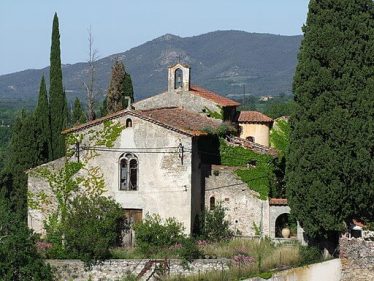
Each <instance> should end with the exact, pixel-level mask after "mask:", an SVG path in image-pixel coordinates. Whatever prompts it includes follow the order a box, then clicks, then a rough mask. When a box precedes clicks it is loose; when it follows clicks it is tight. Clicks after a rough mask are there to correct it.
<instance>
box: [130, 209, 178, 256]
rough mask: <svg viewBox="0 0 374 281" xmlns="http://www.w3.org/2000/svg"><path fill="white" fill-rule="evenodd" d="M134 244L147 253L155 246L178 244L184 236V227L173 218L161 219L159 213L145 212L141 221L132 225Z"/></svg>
mask: <svg viewBox="0 0 374 281" xmlns="http://www.w3.org/2000/svg"><path fill="white" fill-rule="evenodd" d="M134 230H135V235H136V246H137V247H138V248H139V249H140V251H141V252H142V253H144V254H149V253H150V252H151V251H153V250H155V248H156V249H157V248H159V249H160V248H162V247H168V246H173V245H175V244H179V242H180V241H181V239H182V238H184V234H183V230H184V227H183V225H182V224H181V223H179V222H177V221H176V219H175V218H168V219H166V220H165V221H162V220H161V217H160V216H159V215H149V214H147V215H146V217H145V218H144V220H143V221H141V222H140V223H138V224H136V225H135V227H134Z"/></svg>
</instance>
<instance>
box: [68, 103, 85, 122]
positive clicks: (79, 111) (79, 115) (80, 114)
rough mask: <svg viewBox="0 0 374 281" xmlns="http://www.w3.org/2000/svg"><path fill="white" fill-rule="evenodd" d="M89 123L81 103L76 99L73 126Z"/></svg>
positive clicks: (72, 119) (72, 116) (72, 118)
mask: <svg viewBox="0 0 374 281" xmlns="http://www.w3.org/2000/svg"><path fill="white" fill-rule="evenodd" d="M86 122H87V118H86V114H85V113H84V111H83V108H82V106H81V103H80V101H79V99H78V98H75V101H74V106H73V112H72V115H71V124H73V125H78V124H83V123H86Z"/></svg>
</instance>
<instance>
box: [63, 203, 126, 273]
mask: <svg viewBox="0 0 374 281" xmlns="http://www.w3.org/2000/svg"><path fill="white" fill-rule="evenodd" d="M122 215H123V211H122V209H121V207H120V205H119V204H118V203H116V202H114V201H113V200H112V199H109V198H106V197H104V196H94V197H87V196H77V197H76V198H75V199H74V200H73V202H72V203H71V206H70V208H69V211H68V214H67V219H66V221H65V225H64V227H65V230H66V232H65V234H66V236H65V239H66V250H67V252H69V253H70V255H71V256H73V257H75V258H79V259H81V260H82V261H84V262H85V263H86V265H88V266H90V265H91V264H94V263H95V262H96V261H100V260H104V259H106V258H108V257H110V252H109V248H110V247H112V246H114V245H115V243H116V241H117V237H118V229H119V223H120V220H121V218H122Z"/></svg>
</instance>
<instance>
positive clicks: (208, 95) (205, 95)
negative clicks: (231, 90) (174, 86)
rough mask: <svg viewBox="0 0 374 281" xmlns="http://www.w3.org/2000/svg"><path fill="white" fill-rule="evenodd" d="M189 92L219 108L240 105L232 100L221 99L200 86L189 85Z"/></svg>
mask: <svg viewBox="0 0 374 281" xmlns="http://www.w3.org/2000/svg"><path fill="white" fill-rule="evenodd" d="M190 91H191V92H192V93H193V94H195V95H198V96H200V97H203V98H205V99H208V100H211V101H213V102H215V103H216V104H218V105H220V106H239V105H240V103H238V102H236V101H234V100H231V99H229V98H226V97H223V96H221V95H219V94H217V93H215V92H212V91H209V90H207V89H204V88H202V87H200V86H195V85H191V86H190Z"/></svg>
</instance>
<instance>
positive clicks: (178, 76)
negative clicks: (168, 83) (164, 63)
mask: <svg viewBox="0 0 374 281" xmlns="http://www.w3.org/2000/svg"><path fill="white" fill-rule="evenodd" d="M182 84H183V71H182V69H180V68H178V69H177V70H175V75H174V89H179V88H182Z"/></svg>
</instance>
